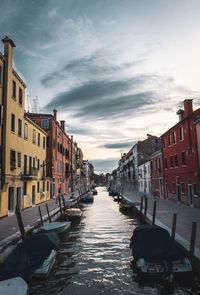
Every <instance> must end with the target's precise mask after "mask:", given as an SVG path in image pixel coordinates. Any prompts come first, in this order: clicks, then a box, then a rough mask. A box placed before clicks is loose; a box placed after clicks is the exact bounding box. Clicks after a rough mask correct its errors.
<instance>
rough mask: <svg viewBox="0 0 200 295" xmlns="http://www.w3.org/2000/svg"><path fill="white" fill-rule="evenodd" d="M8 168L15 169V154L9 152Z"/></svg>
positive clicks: (12, 151) (11, 151)
mask: <svg viewBox="0 0 200 295" xmlns="http://www.w3.org/2000/svg"><path fill="white" fill-rule="evenodd" d="M10 167H11V169H13V168H16V152H15V151H14V150H10Z"/></svg>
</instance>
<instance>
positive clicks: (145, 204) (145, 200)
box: [143, 197, 148, 223]
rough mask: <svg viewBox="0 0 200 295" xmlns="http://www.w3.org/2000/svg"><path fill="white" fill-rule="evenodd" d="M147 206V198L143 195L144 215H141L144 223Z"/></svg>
mask: <svg viewBox="0 0 200 295" xmlns="http://www.w3.org/2000/svg"><path fill="white" fill-rule="evenodd" d="M147 208H148V200H147V197H145V198H144V217H143V222H144V223H145V221H146V216H147Z"/></svg>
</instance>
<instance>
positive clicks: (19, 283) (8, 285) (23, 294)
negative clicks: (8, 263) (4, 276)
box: [0, 277, 28, 295]
mask: <svg viewBox="0 0 200 295" xmlns="http://www.w3.org/2000/svg"><path fill="white" fill-rule="evenodd" d="M0 294H2V295H4V294H5V295H13V294H15V295H27V294H28V285H27V283H26V282H25V281H24V280H23V279H22V278H20V277H16V278H12V279H9V280H5V281H2V282H0Z"/></svg>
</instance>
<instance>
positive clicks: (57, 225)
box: [40, 221, 71, 234]
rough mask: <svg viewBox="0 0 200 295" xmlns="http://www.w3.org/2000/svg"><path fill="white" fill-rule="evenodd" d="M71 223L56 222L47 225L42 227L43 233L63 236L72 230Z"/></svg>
mask: <svg viewBox="0 0 200 295" xmlns="http://www.w3.org/2000/svg"><path fill="white" fill-rule="evenodd" d="M70 225H71V222H70V221H55V222H50V223H45V224H44V225H43V226H41V229H40V230H41V232H52V231H54V232H56V233H57V234H62V233H63V232H65V231H67V230H68V229H69V228H70Z"/></svg>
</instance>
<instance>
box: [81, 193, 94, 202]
mask: <svg viewBox="0 0 200 295" xmlns="http://www.w3.org/2000/svg"><path fill="white" fill-rule="evenodd" d="M81 200H82V202H84V203H93V202H94V197H93V195H91V194H89V193H87V194H85V195H84V196H83V197H82V199H81Z"/></svg>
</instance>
